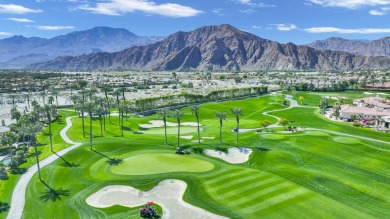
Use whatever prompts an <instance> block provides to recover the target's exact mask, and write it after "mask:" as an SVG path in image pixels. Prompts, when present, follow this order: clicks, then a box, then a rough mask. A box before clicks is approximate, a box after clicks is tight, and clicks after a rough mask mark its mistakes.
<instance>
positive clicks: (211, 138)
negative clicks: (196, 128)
mask: <svg viewBox="0 0 390 219" xmlns="http://www.w3.org/2000/svg"><path fill="white" fill-rule="evenodd" d="M214 138H215V137H202V139H214Z"/></svg>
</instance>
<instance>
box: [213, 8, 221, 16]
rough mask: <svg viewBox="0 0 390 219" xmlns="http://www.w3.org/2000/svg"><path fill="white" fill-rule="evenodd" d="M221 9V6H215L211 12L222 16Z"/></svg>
mask: <svg viewBox="0 0 390 219" xmlns="http://www.w3.org/2000/svg"><path fill="white" fill-rule="evenodd" d="M222 11H223V9H222V8H215V9H213V10H212V12H213V13H214V14H216V15H219V16H222V15H223V13H222Z"/></svg>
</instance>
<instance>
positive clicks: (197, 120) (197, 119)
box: [196, 117, 200, 144]
mask: <svg viewBox="0 0 390 219" xmlns="http://www.w3.org/2000/svg"><path fill="white" fill-rule="evenodd" d="M196 122H197V123H198V143H199V144H200V130H199V118H198V117H196Z"/></svg>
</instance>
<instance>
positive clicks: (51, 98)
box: [47, 96, 54, 105]
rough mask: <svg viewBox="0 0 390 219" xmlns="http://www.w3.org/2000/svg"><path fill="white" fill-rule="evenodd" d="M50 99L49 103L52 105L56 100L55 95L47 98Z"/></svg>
mask: <svg viewBox="0 0 390 219" xmlns="http://www.w3.org/2000/svg"><path fill="white" fill-rule="evenodd" d="M47 99H48V100H47V101H48V103H49V104H50V105H53V102H54V97H53V96H49V98H47Z"/></svg>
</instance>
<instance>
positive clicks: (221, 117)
mask: <svg viewBox="0 0 390 219" xmlns="http://www.w3.org/2000/svg"><path fill="white" fill-rule="evenodd" d="M215 116H217V119H218V120H219V143H221V144H222V125H223V120H227V118H228V117H227V115H226V113H225V112H216V113H215Z"/></svg>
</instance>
